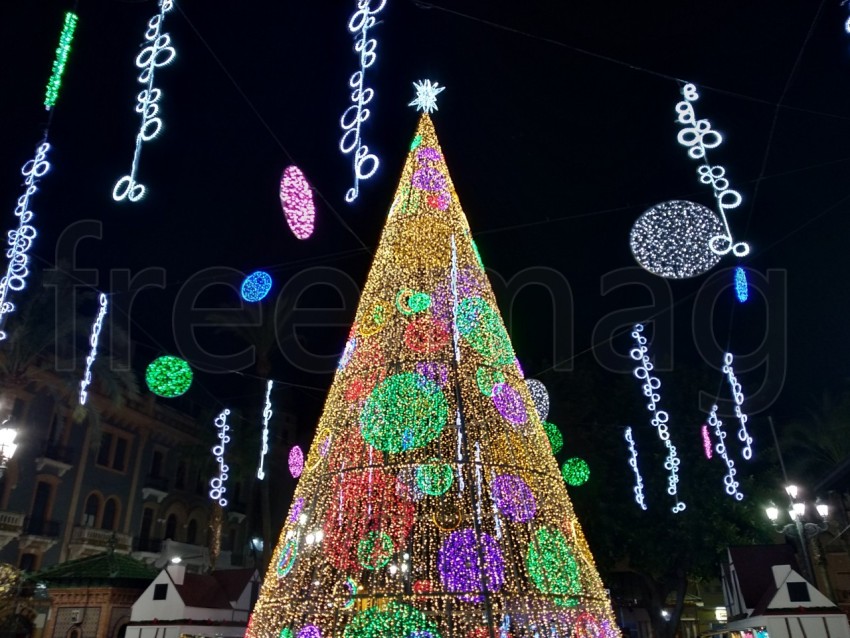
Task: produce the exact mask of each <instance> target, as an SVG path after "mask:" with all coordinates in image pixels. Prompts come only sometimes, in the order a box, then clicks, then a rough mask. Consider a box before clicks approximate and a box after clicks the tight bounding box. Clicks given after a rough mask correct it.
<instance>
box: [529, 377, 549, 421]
mask: <svg viewBox="0 0 850 638" xmlns="http://www.w3.org/2000/svg"><path fill="white" fill-rule="evenodd" d="M525 385H526V386H527V387H528V391H529V392H530V393H531V400H532V401H534V407H535V409H536V410H537V416H539V417H540V420H541V421H543V420H545V419H546V417H547V416H549V391H548V390H547V389H546V386H545V385H543V382H542V381H538V380H537V379H526V380H525Z"/></svg>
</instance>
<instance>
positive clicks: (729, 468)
mask: <svg viewBox="0 0 850 638" xmlns="http://www.w3.org/2000/svg"><path fill="white" fill-rule="evenodd" d="M708 425H710V426H711V427H713V428H714V438H715V439H717V444H716V445H715V446H714V449H715V450H717V453H718V454H719V455H720V458H722V459H723V462H724V463H726V476H724V477H723V485H724V487H725V488H726V493H727V494H728V495H729V496H732V497H734V498H735V500H736V501H742V500H744V495H743V494H741V492H739V491H738V487H739V486H740V485H739V483H738V481H736V480H735V476H736V475H737V474H738V470H736V469H735V461H733V460H732V459H731V458H729V454H728V453H727V451H726V443H725V440H726V432H724V430H723V421H721V420H720V419H719V418H718V417H717V406H716V405H713V406H711V412H709V413H708Z"/></svg>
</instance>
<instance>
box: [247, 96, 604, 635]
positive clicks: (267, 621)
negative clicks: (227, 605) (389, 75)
mask: <svg viewBox="0 0 850 638" xmlns="http://www.w3.org/2000/svg"><path fill="white" fill-rule="evenodd" d="M420 88H421V87H420ZM431 88H433V87H431ZM420 95H422V94H421V93H420ZM426 106H427V103H426ZM425 110H426V113H424V114H423V115H422V117H421V119H420V121H419V126H418V128H417V131H416V135H415V136H414V138H413V140H412V142H411V144H410V153H409V155H408V157H407V161H406V163H405V166H404V170H403V172H402V176H401V181H400V182H399V185H398V189H397V190H396V194H395V198H394V199H393V202H392V206H391V207H390V210H389V214H388V217H387V221H386V225H385V228H384V231H383V235H382V237H381V241H380V244H379V246H378V249H377V252H376V254H375V259H374V263H373V265H372V269H371V272H370V273H369V277H368V279H367V281H366V285H365V287H364V289H363V294H362V297H361V299H360V305H359V307H358V310H357V315H356V321H355V323H354V325H353V326H352V329H351V333H350V336H349V339H348V342H347V344H346V346H345V350H344V352H343V354H342V357H341V359H340V361H339V366H338V370H337V373H336V376H335V378H334V381H333V385H332V386H331V388H330V391H329V394H328V398H327V403H326V404H325V409H324V413H323V414H322V417H321V420H320V421H319V426H318V431H317V435H316V438H315V440H314V442H313V444H312V447H311V449H310V451H309V454H308V455H307V459H306V463H305V467H304V473H303V475H302V476H301V479H300V482H299V483H298V487H297V489H296V491H295V495H294V498H293V504H292V507H291V510H290V512H289V516H288V517H287V519H286V524H285V525H284V527H283V530H282V531H281V535H280V540H279V542H278V545H277V547H276V549H275V551H274V554H273V555H272V563H271V565H270V567H269V570H268V573H267V575H266V578H265V582H264V584H263V587H262V590H261V592H260V597H259V600H258V602H257V604H256V606H255V608H254V612H253V615H252V618H251V623H250V625H249V629H248V633H247V634H246V635H247V636H248V637H254V638H278V637H279V638H378V637H381V638H449V637H455V636H457V637H463V638H505V637H507V636H512V637H514V638H518V637H519V636H539V637H541V638H542V637H547V638H548V637H554V636H558V637H561V636H582V637H583V636H612V637H613V636H619V635H620V632H619V629H618V628H617V626H616V623H615V621H614V616H613V613H612V610H611V605H610V602H609V600H608V597H607V596H606V594H605V590H604V589H603V586H602V582H601V580H600V578H599V574H598V573H597V571H596V567H595V565H594V562H593V556H592V555H591V553H590V550H589V548H588V546H587V543H586V542H585V538H584V535H583V533H582V530H581V527H580V526H579V523H578V520H577V519H576V516H575V513H574V511H573V507H572V504H571V503H570V499H569V497H568V495H567V491H566V487H565V485H564V481H563V480H562V478H561V476H560V474H559V470H558V466H557V463H556V461H555V459H554V457H553V456H552V451H551V450H552V448H551V445H550V443H549V439H548V438H547V436H546V432H545V431H544V428H543V425H542V423H541V421H540V419H539V417H538V416H537V413H536V411H535V408H534V403H533V402H532V399H531V396H530V394H529V391H528V389H527V387H526V383H525V380H524V379H523V373H522V370H521V369H520V367H519V364H518V362H517V359H516V355H515V354H514V351H513V347H512V345H511V341H510V338H509V337H508V334H507V331H506V330H505V326H504V323H503V322H502V318H501V315H500V314H499V311H498V309H497V306H496V300H495V298H494V296H493V292H492V290H491V288H490V284H489V281H488V279H487V277H486V275H485V273H484V269H483V266H482V264H481V259H480V256H479V254H478V251H477V248H476V247H475V243H474V242H473V240H472V238H471V236H470V232H469V226H468V224H467V221H466V216H465V214H464V212H463V210H462V209H461V206H460V201H459V200H458V196H457V193H456V192H455V189H454V186H453V185H452V181H451V178H450V177H449V174H448V170H447V168H446V162H445V159H444V156H443V152H442V150H441V149H440V145H439V143H438V141H437V136H436V134H435V132H434V128H433V124H432V122H431V119H430V117H429V116H428V114H427V111H428V110H430V109H427V108H426V109H425Z"/></svg>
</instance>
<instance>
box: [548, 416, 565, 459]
mask: <svg viewBox="0 0 850 638" xmlns="http://www.w3.org/2000/svg"><path fill="white" fill-rule="evenodd" d="M543 431H544V432H546V438H548V439H549V445H551V446H552V454H557V453H558V452H560V451H561V450H562V449H563V447H564V435H563V434H561V431H560V430H559V429H558V426H557V425H555V424H554V423H549V422H548V421H543Z"/></svg>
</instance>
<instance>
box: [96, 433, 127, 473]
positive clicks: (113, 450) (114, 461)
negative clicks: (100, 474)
mask: <svg viewBox="0 0 850 638" xmlns="http://www.w3.org/2000/svg"><path fill="white" fill-rule="evenodd" d="M129 448H130V439H129V438H127V437H125V436H120V435H118V434H115V433H112V432H104V433H103V435H102V436H101V439H100V448H98V451H97V464H98V465H100V466H101V467H108V468H111V469H113V470H118V471H119V472H123V471H125V470H126V469H127V452H128V450H129Z"/></svg>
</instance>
